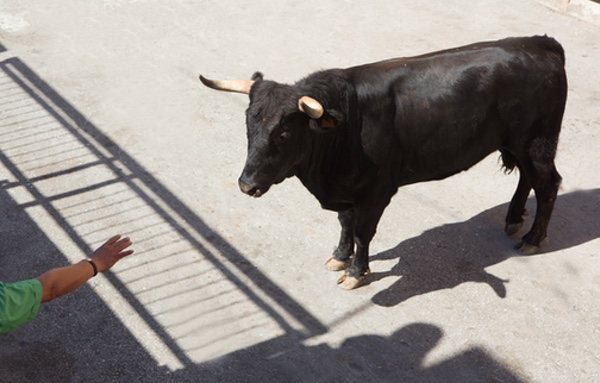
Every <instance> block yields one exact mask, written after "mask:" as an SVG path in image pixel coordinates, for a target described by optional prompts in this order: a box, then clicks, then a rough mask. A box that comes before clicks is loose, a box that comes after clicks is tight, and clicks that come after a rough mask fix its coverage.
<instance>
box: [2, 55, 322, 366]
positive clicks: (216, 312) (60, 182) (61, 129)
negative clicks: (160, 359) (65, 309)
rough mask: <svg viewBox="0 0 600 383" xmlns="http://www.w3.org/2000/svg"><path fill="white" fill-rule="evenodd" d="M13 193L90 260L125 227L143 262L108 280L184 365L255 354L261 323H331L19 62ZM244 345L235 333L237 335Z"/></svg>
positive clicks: (12, 100)
mask: <svg viewBox="0 0 600 383" xmlns="http://www.w3.org/2000/svg"><path fill="white" fill-rule="evenodd" d="M0 112H1V115H0V162H1V163H2V165H3V166H4V167H5V168H6V169H8V171H9V172H10V174H11V176H12V179H11V180H9V181H8V182H4V183H3V185H2V188H3V189H4V190H6V191H7V192H11V193H12V194H15V195H21V197H19V198H20V199H25V201H24V202H22V203H20V205H19V208H20V209H25V210H26V209H34V208H42V209H43V210H44V211H45V212H46V213H47V215H48V216H49V217H51V219H52V220H53V221H54V222H55V223H56V224H57V226H58V227H60V229H61V230H62V231H64V233H65V234H66V235H67V236H68V237H69V238H70V240H72V241H73V242H74V244H76V246H77V247H78V248H79V249H80V250H81V251H82V252H83V253H85V254H90V253H91V251H92V249H93V248H94V247H95V246H97V245H98V244H99V243H101V242H102V241H103V240H104V239H105V238H107V237H108V236H110V235H111V234H113V233H114V232H116V231H122V232H124V233H125V234H127V235H131V236H132V237H134V238H135V242H136V251H137V253H138V255H140V256H138V257H133V258H131V260H130V261H128V262H126V263H124V264H122V265H119V267H117V268H115V270H114V271H112V272H109V273H106V277H107V278H108V281H110V283H111V284H112V285H113V286H114V287H115V288H116V290H117V291H118V292H119V293H120V295H121V296H122V297H123V298H124V300H125V301H126V302H127V303H128V304H129V305H130V306H131V307H132V308H133V309H134V310H135V312H136V313H137V314H138V315H139V316H140V317H141V318H142V319H143V321H144V322H145V323H146V324H147V325H148V326H149V327H150V328H151V329H152V331H153V332H154V333H155V334H156V335H157V336H158V337H159V338H160V339H161V341H162V342H163V343H164V345H166V347H168V349H170V351H171V352H172V353H173V354H174V355H175V356H176V358H177V359H178V360H179V362H180V363H181V364H182V365H184V366H185V365H190V364H191V363H194V362H195V361H199V360H205V359H206V358H210V357H215V356H218V355H222V354H226V353H228V352H231V351H233V349H230V348H229V346H227V345H226V344H225V343H227V344H236V342H235V341H237V343H238V344H239V346H242V347H246V346H249V345H251V344H252V343H255V342H260V341H263V340H264V339H260V338H257V339H253V338H252V335H251V334H253V333H255V332H254V331H253V330H254V329H256V328H257V327H264V328H265V329H270V330H269V331H266V332H270V333H279V334H285V335H286V336H290V337H292V338H299V339H301V338H304V337H309V336H313V335H316V334H320V333H323V332H325V331H326V328H325V326H324V325H323V324H321V323H320V322H319V321H318V320H317V319H316V318H315V317H314V316H312V315H311V314H310V313H309V312H307V311H306V310H305V309H304V308H303V307H302V306H301V305H299V304H298V303H297V302H296V301H295V300H294V299H293V298H292V297H290V296H289V295H288V294H287V293H286V292H284V291H283V290H282V289H281V288H280V287H279V286H277V285H276V284H275V283H273V282H272V281H271V280H270V279H269V278H268V277H267V276H265V275H264V274H263V273H262V272H261V271H260V270H258V269H257V268H256V267H255V266H253V265H252V264H251V263H250V262H249V261H248V260H247V259H246V257H245V256H244V255H243V254H241V253H240V252H239V251H238V250H237V249H235V248H234V247H233V246H232V245H231V244H230V243H228V242H227V241H226V240H225V239H223V238H222V237H221V236H220V235H219V234H218V233H216V232H215V231H214V230H212V229H211V228H210V227H209V226H208V225H207V224H206V223H205V222H204V221H203V220H202V219H201V218H200V217H199V216H198V215H197V214H195V213H194V212H193V211H192V210H191V209H190V208H188V207H187V206H186V205H185V204H183V203H182V202H181V201H180V200H179V199H178V198H177V197H176V196H175V195H174V194H173V193H172V192H171V191H169V190H168V189H167V188H166V187H164V186H163V185H162V184H161V183H160V182H159V181H158V180H156V179H155V178H154V177H153V176H152V175H151V174H150V173H149V172H148V171H146V170H145V169H144V167H142V166H141V165H140V164H139V163H138V162H137V161H136V160H134V159H133V158H132V157H131V156H129V155H128V154H127V153H126V152H125V151H124V150H123V149H122V148H120V147H119V146H118V145H117V144H116V143H115V142H114V141H112V140H111V139H110V138H109V137H107V136H106V135H104V134H103V133H102V132H101V131H100V130H99V129H98V128H97V127H96V126H94V124H92V123H91V122H90V121H89V120H88V119H86V118H85V117H84V116H83V115H82V114H81V113H79V112H78V111H77V110H76V109H75V108H74V107H73V106H72V105H71V104H69V103H68V102H67V101H66V100H65V99H64V98H63V97H61V96H60V95H59V94H58V93H57V92H56V91H55V90H53V89H52V88H51V87H50V86H49V85H48V84H47V83H46V82H45V81H44V80H42V79H41V78H40V77H39V76H38V75H37V74H36V73H34V71H33V70H31V69H30V68H29V67H28V66H27V65H26V64H25V63H24V62H23V61H21V60H20V59H19V58H16V57H12V58H8V59H6V60H4V61H2V62H0ZM232 338H235V339H233V340H232Z"/></svg>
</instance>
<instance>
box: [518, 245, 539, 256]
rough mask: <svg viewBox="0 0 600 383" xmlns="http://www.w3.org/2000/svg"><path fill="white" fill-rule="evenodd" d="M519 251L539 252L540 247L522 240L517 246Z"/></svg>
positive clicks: (524, 253)
mask: <svg viewBox="0 0 600 383" xmlns="http://www.w3.org/2000/svg"><path fill="white" fill-rule="evenodd" d="M517 251H518V252H519V254H521V255H532V254H536V253H538V252H539V251H540V247H539V246H534V245H530V244H529V243H525V242H521V244H520V245H519V247H518V248H517Z"/></svg>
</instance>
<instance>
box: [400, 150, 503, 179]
mask: <svg viewBox="0 0 600 383" xmlns="http://www.w3.org/2000/svg"><path fill="white" fill-rule="evenodd" d="M500 148H501V145H500V144H499V143H498V142H493V143H481V144H480V145H472V146H470V147H467V148H463V149H462V150H460V151H448V152H444V151H439V152H435V153H430V154H429V155H419V154H417V155H416V156H415V157H413V158H411V159H408V160H406V161H401V162H399V163H398V168H397V169H395V171H393V173H394V174H395V180H396V184H397V185H398V186H401V185H406V184H411V183H417V182H425V181H435V180H441V179H444V178H447V177H450V176H452V175H455V174H457V173H460V172H462V171H465V170H468V169H469V168H471V167H472V166H473V165H475V164H477V163H478V162H480V161H482V160H483V159H484V158H485V157H487V156H488V155H489V154H491V153H493V152H494V151H496V150H498V149H500Z"/></svg>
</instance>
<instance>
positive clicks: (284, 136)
mask: <svg viewBox="0 0 600 383" xmlns="http://www.w3.org/2000/svg"><path fill="white" fill-rule="evenodd" d="M289 137H290V133H289V132H282V133H281V134H279V135H278V136H277V137H276V138H275V142H276V143H277V144H283V143H284V142H285V141H286V140H287V139H288V138H289Z"/></svg>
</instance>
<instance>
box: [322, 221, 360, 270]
mask: <svg viewBox="0 0 600 383" xmlns="http://www.w3.org/2000/svg"><path fill="white" fill-rule="evenodd" d="M338 220H339V221H340V225H341V226H342V232H341V234H340V242H339V243H338V246H337V247H336V248H335V250H334V251H333V256H332V257H330V258H329V259H328V260H327V262H325V266H326V267H327V269H329V270H331V271H340V270H345V269H346V268H347V267H348V266H349V265H350V257H352V254H354V226H355V223H356V220H355V219H354V211H353V210H352V209H349V210H345V211H341V212H339V213H338Z"/></svg>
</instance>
